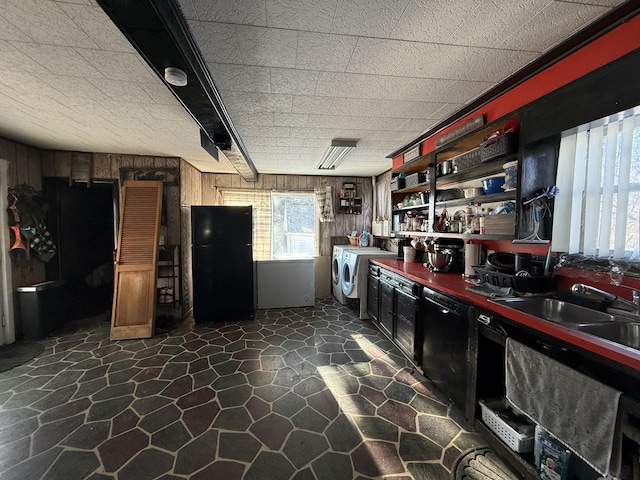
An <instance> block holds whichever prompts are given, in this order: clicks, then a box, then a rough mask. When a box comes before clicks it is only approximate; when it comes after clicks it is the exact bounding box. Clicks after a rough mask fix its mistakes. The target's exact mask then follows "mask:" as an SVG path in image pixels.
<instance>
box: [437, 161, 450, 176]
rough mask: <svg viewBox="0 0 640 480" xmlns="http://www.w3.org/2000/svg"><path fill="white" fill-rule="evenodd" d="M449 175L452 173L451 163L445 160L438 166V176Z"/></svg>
mask: <svg viewBox="0 0 640 480" xmlns="http://www.w3.org/2000/svg"><path fill="white" fill-rule="evenodd" d="M450 173H453V162H452V161H451V160H445V161H444V162H442V163H441V164H440V175H449V174H450Z"/></svg>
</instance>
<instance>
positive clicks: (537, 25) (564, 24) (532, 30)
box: [502, 2, 607, 51]
mask: <svg viewBox="0 0 640 480" xmlns="http://www.w3.org/2000/svg"><path fill="white" fill-rule="evenodd" d="M606 10H607V9H606V8H605V7H599V6H588V5H578V4H574V3H562V2H554V3H553V4H551V5H549V6H548V7H547V8H545V9H544V10H543V11H542V12H540V13H539V14H538V15H536V16H535V17H534V18H532V19H530V20H529V21H528V22H527V23H525V24H524V25H523V26H522V27H521V28H520V30H519V31H518V32H516V33H514V34H513V35H511V36H509V37H508V38H505V40H504V41H503V42H502V44H503V45H504V46H509V47H511V48H524V47H523V46H527V47H528V48H532V49H535V50H539V51H545V50H547V49H548V48H550V47H552V46H554V45H556V44H557V43H559V42H560V41H561V40H562V39H563V38H565V36H566V35H567V34H568V33H569V32H577V31H578V30H580V29H582V28H583V27H584V26H585V25H587V24H589V23H591V22H592V21H594V20H595V19H596V18H597V17H598V16H600V15H602V14H604V13H605V11H606Z"/></svg>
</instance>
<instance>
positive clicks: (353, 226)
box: [202, 173, 388, 255]
mask: <svg viewBox="0 0 640 480" xmlns="http://www.w3.org/2000/svg"><path fill="white" fill-rule="evenodd" d="M345 182H353V183H356V184H357V185H358V189H359V194H360V195H361V197H362V212H363V213H362V214H361V215H346V214H338V213H336V215H335V219H336V220H335V222H326V223H321V224H320V255H331V253H332V249H333V243H335V242H336V240H335V239H336V237H337V238H343V241H338V243H348V239H347V238H346V236H347V235H350V234H351V232H353V231H357V232H362V231H363V230H366V231H368V232H371V220H372V218H371V215H372V201H373V183H372V180H371V178H370V177H323V176H316V175H272V174H261V175H259V176H258V181H257V182H246V181H245V180H244V179H243V178H242V177H241V176H240V175H236V174H224V173H223V174H220V173H203V174H202V204H203V205H215V203H216V198H215V188H216V187H220V188H242V189H251V190H253V189H257V190H282V191H287V190H288V191H292V192H293V191H308V192H309V191H313V189H314V188H316V187H324V186H327V185H330V186H331V187H332V192H333V207H334V212H337V211H338V205H339V194H340V189H341V188H342V184H343V183H345ZM387 208H388V207H387ZM332 237H333V239H332Z"/></svg>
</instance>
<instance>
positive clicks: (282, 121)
mask: <svg viewBox="0 0 640 480" xmlns="http://www.w3.org/2000/svg"><path fill="white" fill-rule="evenodd" d="M308 120H309V115H307V114H303V113H274V114H273V123H274V125H276V126H281V127H304V126H306V125H307V123H308Z"/></svg>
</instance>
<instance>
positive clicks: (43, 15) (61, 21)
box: [3, 0, 96, 47]
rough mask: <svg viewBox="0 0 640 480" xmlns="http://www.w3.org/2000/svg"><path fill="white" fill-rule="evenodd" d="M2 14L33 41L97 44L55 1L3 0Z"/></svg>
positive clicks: (85, 45)
mask: <svg viewBox="0 0 640 480" xmlns="http://www.w3.org/2000/svg"><path fill="white" fill-rule="evenodd" d="M3 10H4V13H3V16H4V18H5V19H6V20H8V21H9V22H11V23H12V24H13V25H15V26H18V27H19V29H20V30H22V31H23V32H24V33H26V34H27V35H28V36H29V38H31V39H32V40H33V41H34V42H36V43H39V44H45V45H64V46H67V47H95V46H96V45H95V43H94V42H93V40H92V39H91V37H89V36H88V35H87V34H86V33H85V32H83V31H82V29H81V28H80V27H79V26H78V25H76V24H75V23H73V22H72V21H69V17H68V16H67V15H66V13H65V12H64V10H62V9H61V8H60V6H59V5H58V4H57V3H56V2H51V1H45V0H4V1H3Z"/></svg>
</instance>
